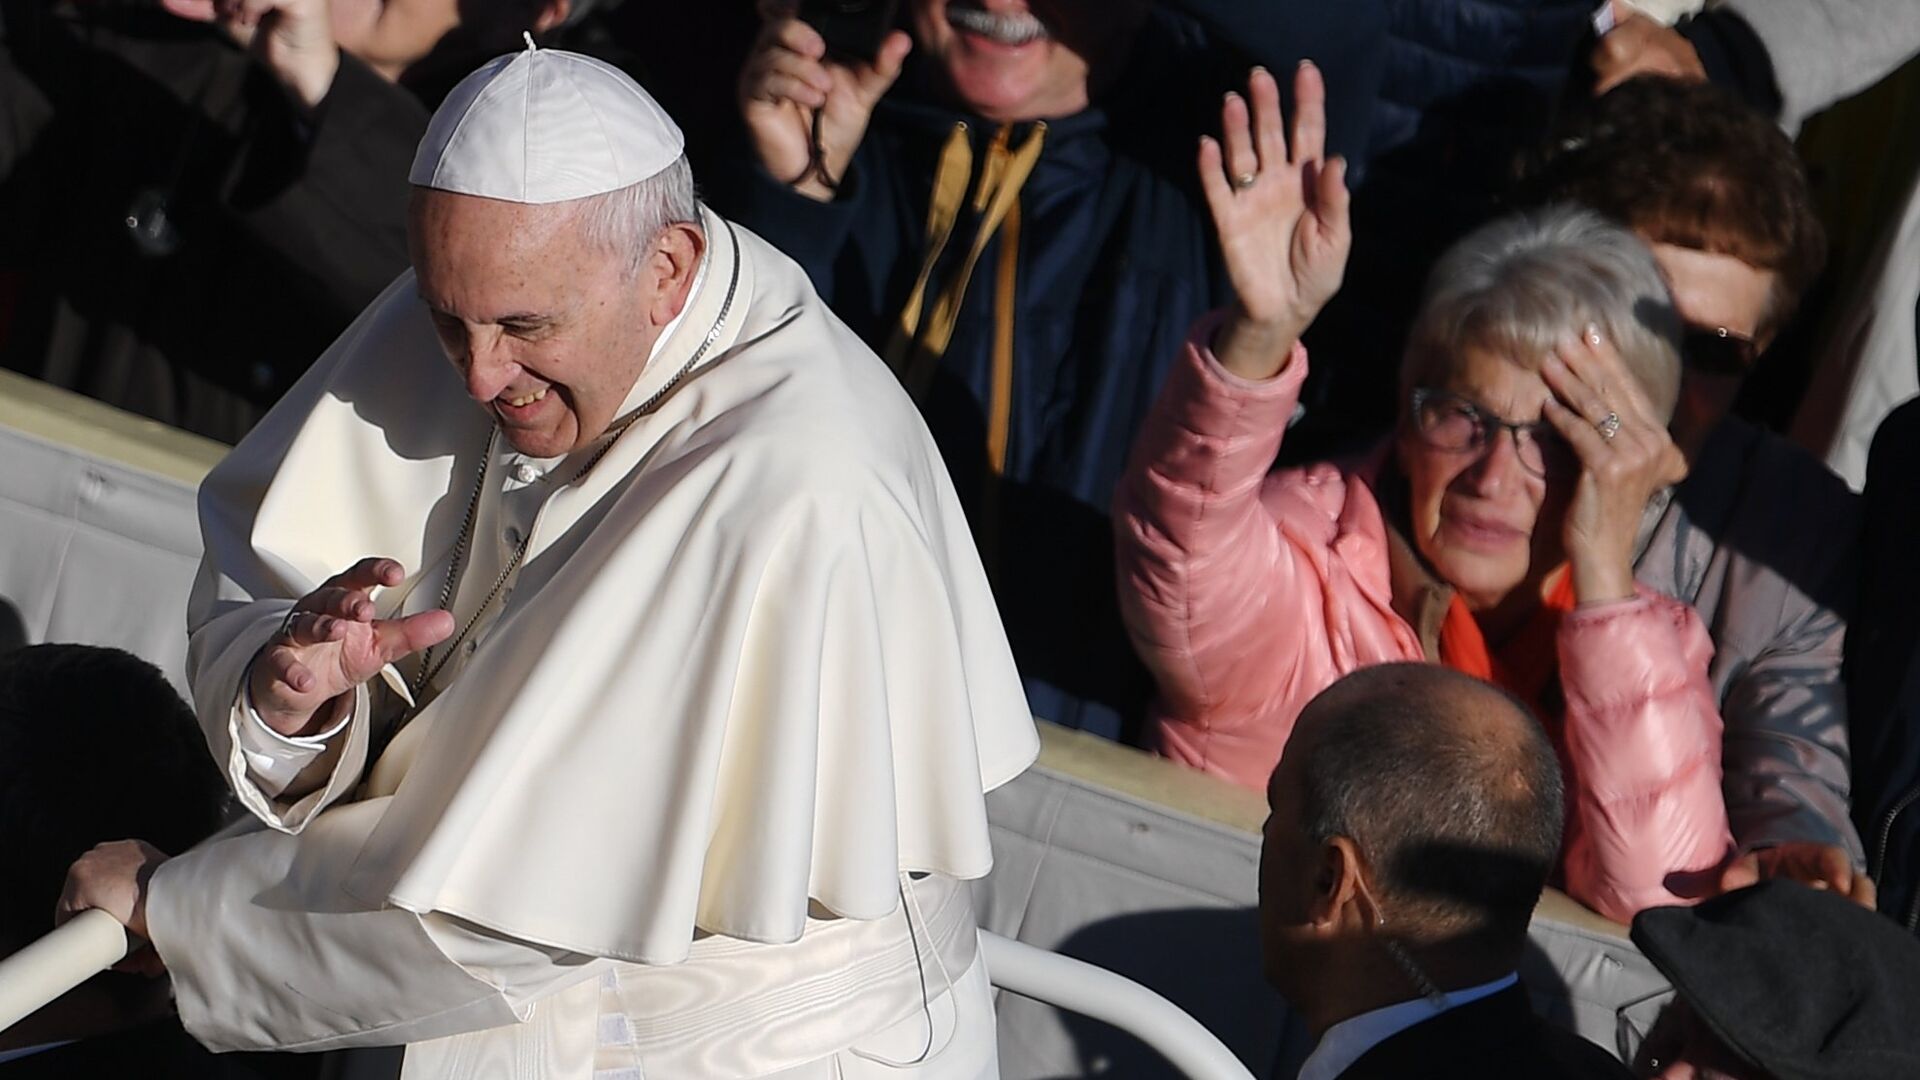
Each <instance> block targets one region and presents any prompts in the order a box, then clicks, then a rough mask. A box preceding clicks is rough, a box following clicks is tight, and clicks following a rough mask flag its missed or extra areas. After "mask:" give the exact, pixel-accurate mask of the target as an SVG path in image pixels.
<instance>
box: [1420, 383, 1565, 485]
mask: <svg viewBox="0 0 1920 1080" xmlns="http://www.w3.org/2000/svg"><path fill="white" fill-rule="evenodd" d="M1500 431H1505V432H1507V433H1508V434H1509V435H1512V436H1513V449H1514V453H1515V454H1516V455H1517V456H1518V457H1519V458H1520V465H1521V467H1522V468H1524V469H1526V470H1527V471H1528V472H1530V473H1532V474H1533V475H1535V476H1541V477H1544V476H1546V475H1547V474H1548V473H1549V472H1559V471H1561V470H1562V469H1563V467H1564V466H1566V465H1568V464H1570V463H1572V461H1573V448H1572V447H1570V446H1568V445H1567V441H1566V440H1565V439H1563V438H1561V437H1560V433H1559V432H1558V431H1555V430H1554V429H1553V425H1552V424H1549V423H1547V422H1546V421H1544V420H1541V421H1535V422H1533V423H1531V424H1516V423H1514V422H1512V421H1510V420H1505V419H1502V418H1500V417H1498V416H1495V415H1494V414H1493V413H1491V412H1488V411H1487V410H1486V409H1485V408H1483V407H1481V406H1479V405H1476V404H1474V403H1473V402H1472V401H1469V400H1468V399H1466V398H1464V397H1461V396H1460V395H1459V394H1454V393H1449V392H1448V391H1445V390H1434V389H1432V388H1429V387H1424V386H1423V387H1420V388H1418V389H1416V390H1414V392H1413V432H1414V434H1415V435H1417V436H1419V438H1420V441H1421V442H1423V443H1426V444H1427V445H1428V446H1431V447H1433V448H1434V449H1435V450H1446V451H1449V452H1453V453H1461V452H1465V451H1468V450H1480V449H1483V448H1484V447H1486V446H1487V444H1488V443H1490V442H1492V441H1493V439H1494V437H1495V435H1496V434H1497V433H1498V432H1500Z"/></svg>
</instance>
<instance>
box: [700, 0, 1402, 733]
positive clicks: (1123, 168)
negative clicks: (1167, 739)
mask: <svg viewBox="0 0 1920 1080" xmlns="http://www.w3.org/2000/svg"><path fill="white" fill-rule="evenodd" d="M1190 6H1194V5H1190ZM1208 6H1209V7H1210V8H1212V9H1217V10H1211V11H1208V12H1207V13H1206V15H1207V17H1208V25H1210V26H1212V27H1214V28H1215V29H1214V30H1212V31H1209V30H1208V29H1205V28H1203V26H1202V25H1201V24H1200V23H1198V22H1196V21H1194V20H1192V19H1190V18H1186V17H1184V16H1177V15H1175V14H1173V13H1171V12H1168V11H1165V10H1160V9H1156V10H1154V11H1153V13H1152V14H1151V15H1150V17H1149V21H1148V24H1147V25H1146V26H1145V27H1144V28H1143V29H1142V31H1141V33H1140V36H1139V38H1138V40H1137V43H1136V45H1135V47H1134V53H1133V57H1132V60H1131V62H1130V64H1129V66H1128V67H1127V68H1126V69H1125V72H1124V74H1123V75H1122V76H1121V77H1120V79H1119V81H1118V84H1117V85H1116V86H1115V87H1114V88H1113V90H1112V91H1111V92H1110V93H1108V94H1106V95H1105V96H1104V97H1103V98H1102V99H1101V100H1100V101H1099V102H1097V103H1096V104H1095V105H1094V106H1093V107H1092V108H1089V109H1088V110H1086V111H1084V112H1082V113H1079V114H1077V115H1074V116H1071V117H1066V118H1064V119H1060V120H1056V121H1053V122H1051V123H1049V125H1048V127H1047V131H1046V133H1045V135H1044V142H1043V144H1042V149H1041V152H1040V156H1039V158H1038V162H1037V164H1036V165H1035V166H1034V168H1033V171H1032V174H1031V175H1030V177H1029V178H1028V179H1027V180H1026V181H1025V183H1024V184H1023V185H1022V186H1021V187H1020V189H1019V216H1020V225H1019V234H1018V235H1019V239H1018V246H1017V260H1018V262H1017V268H1016V271H1015V276H1014V281H1015V283H1016V284H1015V292H1014V298H1015V299H1014V304H1013V312H1012V320H1011V324H1012V331H1011V332H1012V339H1013V349H1012V356H1013V361H1012V365H1011V371H1012V374H1011V386H1012V390H1011V393H1010V394H1009V395H1007V397H1006V399H1005V400H1006V401H1007V402H1008V404H1009V407H1008V415H1007V435H1006V442H1005V453H1004V461H1003V462H1002V463H1001V464H1000V466H999V468H998V470H997V471H996V469H995V468H994V467H993V466H992V465H991V464H990V462H989V453H988V445H989V442H988V430H989V414H990V412H991V411H992V405H991V402H992V400H993V390H992V381H993V371H994V335H995V319H996V302H995V294H996V286H997V282H998V281H999V280H1001V277H1000V275H1001V270H1000V251H1001V244H1002V243H1003V241H1004V237H1005V236H1006V235H1007V234H1006V231H1005V230H1004V229H1002V230H1000V231H998V232H996V233H995V234H994V237H993V239H991V240H990V241H989V242H988V243H987V245H986V247H985V249H984V251H983V252H982V254H981V256H980V258H979V261H978V267H979V269H977V270H976V271H975V272H974V274H973V276H972V278H971V279H970V284H969V286H968V288H967V290H966V293H965V295H964V299H963V302H962V306H961V308H960V314H959V318H958V321H957V325H956V328H955V331H954V334H953V339H952V342H951V345H950V347H948V348H947V349H946V351H945V353H944V356H942V357H941V359H940V360H939V362H938V364H937V367H935V368H933V370H932V374H931V377H930V378H929V379H928V380H927V381H926V384H925V385H924V387H922V388H921V389H922V391H923V392H922V393H920V395H919V396H920V404H921V408H922V411H923V413H924V414H925V416H926V418H927V421H928V424H929V426H930V427H931V428H932V430H933V433H934V437H935V439H936V440H937V441H938V443H939V445H940V449H941V452H942V454H943V455H944V456H945V458H946V462H947V466H948V468H949V469H950V470H951V471H952V473H953V477H954V482H955V486H956V487H957V488H958V490H959V492H960V497H961V499H962V500H963V501H965V502H966V503H967V509H968V513H969V517H970V519H971V521H972V522H973V525H974V529H975V533H976V536H977V537H978V539H979V540H980V544H981V548H982V553H983V554H984V555H985V557H986V561H987V566H988V571H989V573H990V574H991V575H992V576H993V581H994V587H995V592H996V594H997V596H998V597H999V601H1000V606H1001V613H1002V616H1003V618H1004V620H1005V622H1006V625H1007V632H1008V636H1009V637H1010V639H1011V640H1012V643H1013V649H1014V655H1015V658H1016V659H1017V660H1018V661H1019V664H1020V668H1021V671H1022V672H1023V674H1024V675H1025V676H1026V681H1027V689H1028V695H1029V701H1030V704H1031V705H1032V707H1033V709H1034V711H1035V712H1036V713H1037V714H1038V715H1041V716H1043V717H1046V718H1047V719H1050V720H1053V721H1056V722H1059V723H1062V724H1066V725H1069V726H1073V727H1081V728H1086V729H1089V730H1093V731H1096V732H1099V733H1101V734H1104V735H1107V736H1110V737H1114V736H1121V737H1131V736H1133V735H1135V734H1136V733H1137V724H1138V722H1139V720H1140V717H1141V713H1142V710H1143V706H1144V702H1145V700H1146V698H1147V696H1148V694H1149V692H1150V682H1149V680H1148V679H1147V677H1146V674H1145V672H1144V670H1143V669H1142V668H1141V667H1140V665H1139V663H1138V661H1136V660H1135V659H1134V657H1133V656H1132V653H1131V651H1130V650H1129V648H1128V646H1127V644H1126V639H1125V636H1124V634H1123V632H1122V630H1121V627H1120V620H1119V615H1118V610H1117V604H1116V601H1115V595H1114V577H1113V557H1112V540H1111V532H1110V530H1109V527H1108V521H1107V505H1108V501H1109V499H1110V498H1111V496H1112V493H1113V488H1114V484H1115V483H1116V481H1117V480H1118V479H1119V475H1120V472H1121V468H1122V466H1123V465H1124V463H1125V460H1126V455H1127V450H1128V448H1129V446H1130V445H1131V443H1132V441H1133V435H1134V432H1135V430H1136V429H1137V428H1138V426H1139V424H1140V420H1141V418H1142V417H1143V416H1144V415H1145V413H1146V411H1147V408H1148V406H1149V405H1150V404H1151V403H1152V401H1153V399H1154V395H1155V392H1156V391H1157V390H1158V389H1159V386H1160V381H1161V378H1162V376H1163V375H1164V374H1165V371H1166V367H1167V364H1168V363H1169V361H1170V360H1171V359H1172V358H1173V357H1174V356H1175V355H1176V353H1177V352H1178V350H1179V347H1180V343H1181V342H1182V340H1183V339H1184V337H1185V335H1186V333H1187V330H1188V327H1189V325H1190V324H1191V323H1192V322H1193V320H1194V319H1195V318H1197V317H1198V316H1199V315H1201V314H1202V313H1203V312H1205V311H1207V310H1208V309H1210V308H1212V307H1214V306H1217V305H1219V304H1220V303H1222V302H1223V301H1225V300H1226V299H1227V298H1228V296H1229V290H1228V285H1227V282H1226V279H1225V274H1224V272H1223V270H1222V268H1221V266H1220V264H1219V260H1218V256H1217V251H1216V246H1215V243H1214V240H1213V237H1212V235H1211V234H1212V223H1211V220H1210V218H1209V216H1208V213H1207V210H1206V205H1205V202H1204V200H1203V198H1202V197H1201V195H1200V193H1199V191H1198V185H1197V182H1196V180H1195V169H1194V151H1195V147H1196V145H1197V140H1198V138H1199V136H1200V134H1201V133H1203V132H1210V131H1215V130H1217V128H1218V126H1219V104H1220V94H1221V93H1222V92H1223V91H1224V90H1226V89H1228V88H1229V87H1230V86H1243V85H1244V81H1245V72H1246V70H1247V60H1246V59H1245V58H1246V57H1250V58H1252V59H1254V60H1257V61H1259V62H1262V63H1265V64H1266V65H1268V66H1269V67H1270V68H1272V69H1273V70H1274V71H1275V72H1276V73H1278V74H1279V75H1280V76H1281V79H1282V82H1285V81H1286V73H1288V72H1290V71H1291V70H1292V69H1293V67H1294V66H1295V64H1296V63H1297V62H1298V60H1299V59H1300V58H1302V57H1303V56H1311V57H1313V58H1314V59H1316V60H1318V61H1319V62H1320V63H1321V64H1322V66H1323V67H1324V68H1325V69H1326V73H1327V79H1328V83H1329V91H1328V99H1329V102H1330V106H1331V115H1330V117H1329V126H1330V139H1331V143H1332V147H1333V149H1334V150H1335V151H1343V152H1345V153H1347V154H1348V155H1349V156H1351V157H1354V158H1355V159H1356V162H1357V160H1358V158H1359V152H1360V151H1361V149H1362V147H1363V144H1364V132H1363V128H1364V125H1365V121H1366V117H1367V115H1368V112H1369V110H1370V107H1371V106H1370V103H1371V100H1372V96H1373V84H1374V81H1375V78H1376V74H1377V69H1378V61H1379V54H1378V44H1379V35H1380V33H1381V32H1382V28H1383V21H1382V16H1381V12H1380V7H1379V5H1378V3H1375V2H1362V0H1343V2H1342V3H1340V4H1334V5H1304V4H1303V5H1290V6H1286V7H1284V8H1276V7H1273V6H1271V5H1255V4H1246V3H1244V2H1243V0H1209V3H1208ZM1281 12H1284V14H1281ZM1223 40H1224V41H1230V42H1232V43H1233V45H1234V46H1236V47H1237V51H1235V50H1230V49H1227V48H1225V47H1223V46H1222V45H1221V44H1220V42H1221V41H1223ZM921 81H922V78H921V76H918V75H916V73H915V71H914V70H913V69H912V68H911V67H910V68H909V70H908V72H907V73H906V74H904V75H903V76H902V85H901V87H899V88H897V89H896V91H895V92H894V93H893V94H891V95H889V97H888V98H887V99H885V100H884V101H883V102H882V103H881V106H880V108H879V109H878V110H877V111H876V113H875V116H874V119H873V122H872V125H871V126H870V128H869V130H868V133H867V136H866V139H865V141H864V142H863V144H862V145H861V147H860V149H859V150H858V151H857V153H856V155H855V157H854V160H853V162H852V164H851V166H850V167H849V169H848V171H847V175H846V176H845V177H844V178H843V180H842V184H841V189H840V195H839V198H837V199H836V200H835V201H834V202H833V203H830V204H824V205H823V204H820V203H815V202H813V201H811V200H808V199H806V198H804V197H801V196H799V195H796V194H794V193H793V192H792V191H791V190H790V189H788V188H787V187H786V186H785V185H783V184H781V183H779V182H777V181H775V180H774V179H773V178H771V177H768V176H767V175H766V174H765V173H764V171H762V170H760V169H759V168H758V167H757V166H753V167H749V168H747V169H746V170H745V173H746V174H747V177H748V179H747V182H746V183H745V184H744V185H742V186H741V187H740V188H739V189H737V190H734V191H731V192H728V191H726V190H725V189H716V192H715V199H716V202H717V203H719V204H720V205H722V206H725V207H728V208H729V209H730V210H731V216H733V217H734V218H735V219H736V220H738V221H740V222H741V223H742V224H744V225H746V226H747V227H749V228H751V229H753V230H754V231H755V232H758V233H760V234H761V235H762V236H764V237H766V238H767V239H769V240H771V241H772V242H773V243H774V244H775V245H777V246H778V247H780V248H781V249H782V250H784V251H786V252H787V253H788V254H789V255H791V256H793V257H794V258H795V259H796V260H798V261H799V262H800V264H801V265H802V266H804V267H806V269H807V272H808V274H809V276H810V277H811V278H812V279H813V282H814V285H815V286H816V287H817V288H818V289H819V290H820V292H821V294H822V295H823V296H824V297H825V298H826V299H827V300H828V301H829V303H830V304H831V305H832V306H833V308H834V310H835V312H837V313H838V314H839V315H840V316H841V318H843V319H845V320H846V321H847V323H848V324H849V325H850V326H852V327H853V328H854V330H855V331H856V332H858V333H859V334H861V335H862V336H863V337H864V338H865V339H866V341H867V342H868V343H869V344H871V345H872V346H873V347H874V348H875V349H876V350H877V351H880V352H882V354H883V355H886V352H887V344H888V340H889V337H890V335H891V333H892V331H893V328H894V326H895V325H896V322H897V319H898V316H899V313H900V311H901V309H902V306H903V304H904V302H905V300H906V298H907V296H908V294H909V292H910V291H911V289H912V287H913V284H914V280H915V278H916V277H917V275H918V272H919V270H920V264H921V261H922V258H923V252H924V248H925V246H926V231H927V219H928V203H929V198H930V196H929V192H930V191H931V190H932V188H933V183H934V178H935V173H936V169H937V163H938V161H939V159H940V156H941V150H942V146H943V143H944V142H945V141H946V140H947V139H948V138H949V137H950V136H951V134H952V133H953V131H954V130H955V126H956V125H957V124H959V123H962V122H965V123H966V124H967V125H968V129H969V136H970V139H971V141H972V144H973V150H974V154H973V158H974V161H975V162H976V163H978V162H979V161H981V160H982V159H983V158H984V157H985V156H986V153H987V148H988V144H989V143H990V142H991V141H992V140H993V139H994V138H995V136H996V134H997V132H996V130H995V127H994V125H992V124H990V123H988V122H986V121H983V120H981V119H979V118H978V117H971V116H967V115H964V114H962V113H959V112H956V111H954V110H952V109H950V108H948V107H945V106H942V105H937V104H933V103H930V102H929V101H927V100H925V99H924V98H921V97H919V96H917V95H916V94H915V93H914V92H913V90H912V87H913V86H915V85H917V84H918V83H919V82H921ZM1031 130H1032V125H1020V126H1019V130H1017V131H1014V132H1012V133H1011V145H1013V146H1016V147H1018V146H1021V145H1023V143H1024V140H1025V139H1026V138H1028V137H1029V135H1030V133H1031ZM977 175H978V166H977V164H976V166H975V170H974V174H973V175H970V176H968V177H967V178H966V179H967V187H968V190H969V191H971V190H973V188H974V186H975V181H976V179H977ZM978 220H979V219H978V218H977V217H976V216H973V215H970V214H965V213H963V215H962V217H961V218H960V220H959V222H958V224H957V225H956V227H955V229H954V237H953V240H952V241H951V242H950V243H949V244H948V245H947V249H946V256H945V257H944V258H943V259H942V260H941V261H940V262H939V263H938V264H937V265H936V267H935V271H934V274H933V280H934V282H935V288H936V290H937V288H938V287H939V285H940V284H942V283H944V282H945V281H947V280H949V279H951V278H952V277H953V275H954V274H955V270H956V266H957V264H958V263H959V262H960V261H961V259H962V257H963V255H964V253H965V251H966V249H967V248H968V246H969V244H970V243H971V242H972V241H973V239H974V236H975V234H976V232H977V231H978V228H977V224H976V223H977V222H978ZM909 382H910V385H911V382H912V380H909Z"/></svg>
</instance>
